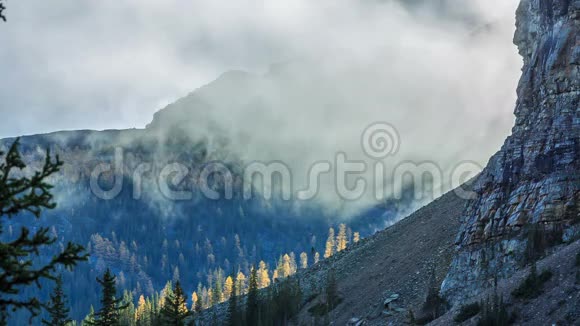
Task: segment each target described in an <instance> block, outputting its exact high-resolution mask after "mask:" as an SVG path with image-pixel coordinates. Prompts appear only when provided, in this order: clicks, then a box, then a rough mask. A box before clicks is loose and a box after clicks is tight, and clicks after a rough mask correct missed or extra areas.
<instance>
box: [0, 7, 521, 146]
mask: <svg viewBox="0 0 580 326" xmlns="http://www.w3.org/2000/svg"><path fill="white" fill-rule="evenodd" d="M449 1H451V2H455V3H457V4H458V5H457V6H453V8H454V11H455V12H454V13H453V14H457V13H459V15H463V14H464V13H466V15H472V16H475V17H476V18H477V19H478V20H479V22H484V23H490V24H497V25H501V26H500V27H499V28H497V30H496V31H494V33H495V34H497V35H494V37H496V38H494V40H496V41H497V43H498V46H497V47H496V49H495V50H493V51H488V52H486V55H487V56H489V58H488V60H489V61H490V62H499V63H500V66H501V65H506V66H509V67H512V68H510V69H507V71H505V72H501V74H502V76H501V77H502V78H498V80H500V81H501V82H498V81H497V80H496V81H494V82H493V83H494V84H497V85H495V86H496V87H497V88H498V89H500V90H501V92H502V94H506V93H507V94H513V93H514V90H515V83H514V80H515V78H516V77H517V73H518V69H519V61H518V60H519V59H518V58H517V55H516V49H515V47H513V46H512V45H511V37H512V35H511V34H512V33H513V30H512V26H513V20H514V18H513V17H514V11H515V7H516V3H517V0H492V1H490V0H480V1H472V0H470V1H467V0H465V1H463V0H449ZM388 2H389V1H382V4H381V6H382V7H380V8H379V9H377V8H378V7H375V6H376V4H375V2H374V1H369V0H367V1H354V0H353V1H342V0H338V1H309V0H293V1H254V0H241V1H222V0H211V1H210V0H207V1H178V0H173V1H150V0H129V1H119V0H99V1H81V0H57V1H42V0H22V1H8V2H7V7H8V9H7V10H6V12H5V13H6V15H7V17H8V22H7V23H3V24H0V44H2V46H1V47H0V71H1V72H2V78H1V80H0V98H1V99H2V101H1V103H0V114H1V118H0V137H7V136H16V135H22V134H34V133H42V132H49V131H55V130H62V129H85V128H88V129H109V128H131V127H144V126H145V125H146V124H147V123H148V122H150V121H151V119H152V114H153V113H154V112H155V111H157V110H158V109H160V108H162V107H163V106H164V105H165V104H167V103H170V102H172V101H174V100H175V99H177V98H179V97H181V96H183V95H185V94H187V93H189V92H191V91H192V90H194V89H196V88H197V87H199V86H201V85H203V84H206V83H208V82H210V81H212V80H213V79H215V78H216V77H217V76H219V75H220V74H221V73H222V72H224V71H227V70H230V69H244V70H249V71H254V72H262V71H266V70H267V67H268V66H269V65H270V64H271V63H276V62H280V61H287V60H295V59H296V58H303V57H308V56H317V57H319V58H320V57H325V56H329V55H330V56H332V53H339V52H345V51H347V52H348V51H350V52H352V54H353V55H356V56H359V57H364V56H373V55H374V53H373V52H374V51H376V50H377V49H380V48H382V47H383V45H388V44H389V43H391V42H392V40H394V39H397V38H398V35H399V34H400V33H401V31H403V30H404V29H406V28H407V26H404V25H403V24H404V23H403V22H404V21H410V20H412V21H414V22H415V23H420V22H419V21H418V19H417V17H406V18H405V19H402V18H401V16H404V15H405V14H403V13H402V11H400V10H399V8H398V6H390V5H389V4H388ZM385 3H387V4H385ZM431 3H436V2H435V1H431ZM389 6H390V7H389ZM393 12H395V14H394V15H395V16H397V17H398V18H397V19H393V17H392V15H391V13H393ZM426 16H428V15H426ZM399 18H401V19H399ZM429 19H430V18H425V21H428V20H429ZM448 23H449V22H446V21H444V20H442V22H441V24H448ZM449 24H453V23H449ZM502 24H503V25H502ZM425 25H426V26H428V24H427V23H425ZM503 26H508V27H509V28H504V27H503ZM428 30H429V29H428V28H425V29H424V31H428ZM400 35H403V34H402V33H401V34H400ZM426 36H427V35H426ZM359 43H360V44H359ZM428 46H433V44H426V45H425V48H424V49H421V44H415V45H414V49H415V50H417V49H418V50H421V51H425V60H429V52H430V51H431V50H430V49H429V48H428ZM442 46H444V44H443V43H442ZM391 50H392V49H391ZM394 51H396V49H395V50H394ZM385 60H388V59H387V58H385ZM477 64H480V63H477V62H475V63H474V65H477ZM503 74H505V78H503V77H504V76H503ZM498 83H499V84H498ZM476 86H477V85H476ZM458 91H460V90H458ZM489 91H490V90H489V89H481V92H489ZM489 96H492V97H493V96H495V95H494V94H492V93H490V95H489ZM512 97H513V96H512ZM511 100H512V99H510V101H511ZM509 104H510V103H509V102H506V107H502V108H492V109H493V110H500V112H501V115H500V116H501V117H503V119H505V120H506V121H511V119H512V114H511V111H512V109H513V108H512V107H510V105H509Z"/></svg>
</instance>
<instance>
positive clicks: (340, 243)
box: [336, 223, 348, 252]
mask: <svg viewBox="0 0 580 326" xmlns="http://www.w3.org/2000/svg"><path fill="white" fill-rule="evenodd" d="M347 244H348V238H347V236H346V225H344V223H342V224H340V225H339V227H338V235H337V236H336V251H337V252H339V251H343V250H344V249H346V245H347Z"/></svg>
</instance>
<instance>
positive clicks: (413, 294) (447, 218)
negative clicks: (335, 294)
mask: <svg viewBox="0 0 580 326" xmlns="http://www.w3.org/2000/svg"><path fill="white" fill-rule="evenodd" d="M464 206H465V200H464V199H461V198H460V197H458V196H457V195H456V194H455V193H454V192H450V193H448V194H446V195H444V196H442V197H441V198H439V199H437V200H435V201H434V202H432V203H431V204H429V205H427V206H425V207H423V208H422V209H419V210H418V211H417V212H415V213H414V214H412V215H410V216H409V217H407V218H405V219H404V220H402V221H401V222H399V223H397V224H395V225H393V226H392V227H390V228H387V229H386V230H384V231H381V232H379V233H377V234H375V235H373V236H372V237H370V238H368V239H365V240H363V241H362V242H361V243H359V244H356V245H354V246H352V247H349V248H348V249H347V250H345V251H343V252H340V253H338V254H336V255H335V256H333V257H331V259H328V260H325V261H322V262H321V263H319V264H317V265H315V266H313V267H312V268H310V269H308V270H306V271H304V272H302V273H300V274H299V275H298V278H299V279H300V283H301V284H302V287H303V291H304V297H306V298H309V299H310V300H309V303H307V304H306V306H304V307H303V309H302V311H301V313H300V315H299V318H298V319H299V322H298V324H306V325H311V324H313V322H314V317H313V316H312V315H311V314H310V313H309V312H308V309H309V308H310V307H312V306H313V305H315V304H316V303H318V302H320V301H323V300H324V299H323V295H322V294H320V293H322V292H324V286H325V282H326V277H327V273H328V272H329V271H330V269H333V270H334V271H335V273H336V278H337V282H338V291H339V295H340V296H341V297H342V298H343V301H342V303H341V304H340V305H338V306H337V307H336V309H334V310H333V311H332V312H331V313H330V316H329V317H330V320H332V321H333V322H334V324H335V325H345V324H346V323H347V322H348V321H349V320H350V319H351V318H353V317H356V318H360V319H361V320H366V322H367V325H385V324H386V323H387V322H395V323H399V324H400V323H402V322H403V321H405V320H406V318H407V313H406V311H404V310H400V311H396V310H388V309H385V306H384V301H385V299H387V298H388V297H389V296H391V295H393V294H398V295H399V299H398V300H397V301H396V302H395V304H396V305H397V306H398V307H400V308H401V309H407V308H409V307H419V306H420V305H421V303H422V302H423V301H424V299H425V293H426V292H427V289H428V287H429V282H430V274H431V273H432V270H433V268H435V271H436V273H435V275H436V279H437V280H441V279H442V278H443V277H444V275H445V273H446V272H447V267H448V266H449V263H450V262H451V258H452V256H453V238H454V236H455V235H456V234H457V231H458V229H459V217H460V216H461V212H462V211H463V208H464Z"/></svg>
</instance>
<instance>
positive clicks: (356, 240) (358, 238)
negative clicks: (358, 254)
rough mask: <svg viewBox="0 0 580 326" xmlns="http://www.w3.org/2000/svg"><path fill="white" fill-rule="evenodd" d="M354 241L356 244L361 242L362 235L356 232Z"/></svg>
mask: <svg viewBox="0 0 580 326" xmlns="http://www.w3.org/2000/svg"><path fill="white" fill-rule="evenodd" d="M352 241H353V242H354V243H357V242H359V241H360V233H358V232H355V233H354V235H353V240H352Z"/></svg>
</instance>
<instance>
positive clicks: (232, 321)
mask: <svg viewBox="0 0 580 326" xmlns="http://www.w3.org/2000/svg"><path fill="white" fill-rule="evenodd" d="M237 283H238V282H234V283H233V285H232V296H230V301H229V303H228V322H227V324H228V325H229V326H236V325H239V318H240V316H239V315H240V313H239V311H238V296H237V295H236V293H238V292H237V287H238V285H237Z"/></svg>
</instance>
